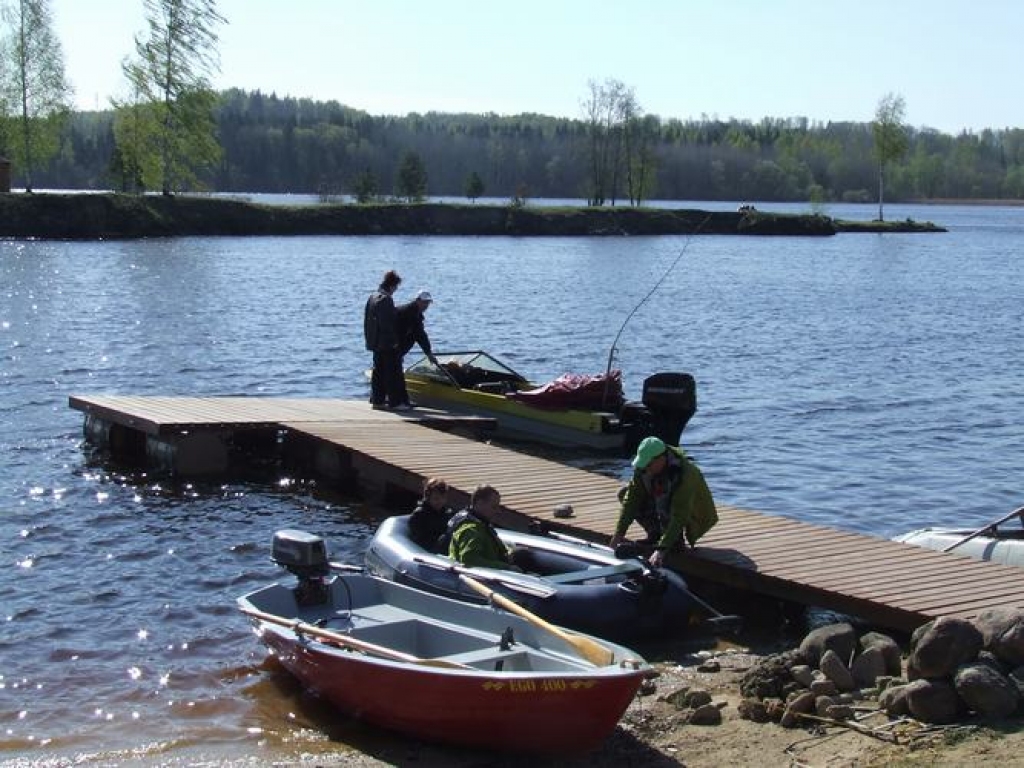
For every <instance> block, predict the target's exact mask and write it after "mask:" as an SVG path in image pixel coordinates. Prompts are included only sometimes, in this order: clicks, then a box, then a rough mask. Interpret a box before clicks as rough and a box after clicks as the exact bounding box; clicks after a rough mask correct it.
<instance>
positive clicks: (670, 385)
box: [642, 372, 697, 445]
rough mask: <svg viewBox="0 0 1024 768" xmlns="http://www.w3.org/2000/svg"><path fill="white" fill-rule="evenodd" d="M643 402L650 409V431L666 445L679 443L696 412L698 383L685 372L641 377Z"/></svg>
mask: <svg viewBox="0 0 1024 768" xmlns="http://www.w3.org/2000/svg"><path fill="white" fill-rule="evenodd" d="M642 401H643V404H644V405H645V406H647V409H648V411H650V425H651V430H652V431H651V434H653V435H654V436H655V437H660V438H661V439H662V440H663V441H665V443H666V444H668V445H679V440H680V437H681V436H682V434H683V430H684V429H685V428H686V424H687V423H688V422H689V421H690V419H691V418H692V417H693V414H694V413H696V412H697V382H696V381H695V380H694V378H693V376H691V375H690V374H688V373H674V372H664V373H656V374H654V375H653V376H648V377H647V378H646V379H644V388H643V396H642Z"/></svg>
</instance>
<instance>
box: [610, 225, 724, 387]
mask: <svg viewBox="0 0 1024 768" xmlns="http://www.w3.org/2000/svg"><path fill="white" fill-rule="evenodd" d="M711 216H712V214H711V213H708V215H707V216H705V217H704V219H703V220H702V221H701V223H700V224H698V225H697V227H696V229H693V230H692V231H691V232H690V233H689V234H688V235H687V236H686V241H685V242H684V243H683V247H682V248H680V249H679V253H678V254H677V255H676V257H675V259H674V260H673V261H672V263H671V264H669V265H668V269H666V270H665V272H664V274H662V276H661V277H660V278H658V282H656V283H655V284H654V287H653V288H651V290H649V291H648V292H647V295H646V296H644V297H643V298H642V299H640V301H638V302H637V303H636V306H634V307H633V309H632V310H631V311H630V313H629V314H628V315H626V319H625V320H623V321H622V325H621V326H619V332H618V333H616V334H615V340H614V341H612V346H611V349H609V350H608V365H607V367H606V368H605V371H604V375H605V384H604V397H603V398H602V399H603V401H604V403H605V405H607V403H608V391H609V389H610V387H611V373H612V365H613V364H614V362H615V353H616V351H617V349H618V346H619V339H620V338H621V337H622V332H623V331H625V330H626V326H627V325H629V321H630V320H632V319H633V315H635V314H636V313H637V312H638V311H639V309H640V307H642V306H643V305H644V304H646V303H647V301H648V299H650V298H651V296H653V295H654V294H655V292H656V291H657V290H658V288H660V287H661V284H662V283H663V282H665V280H666V279H667V278H668V276H669V275H670V274H672V270H674V269H675V268H676V265H677V264H678V263H679V262H680V261H681V260H682V258H683V255H684V254H685V253H686V249H687V248H688V247H689V246H690V242H691V241H692V240H693V236H694V235H696V234H698V233H699V232H700V231H701V230H702V229H703V228H704V225H705V224H707V223H708V222H709V221H710V220H711Z"/></svg>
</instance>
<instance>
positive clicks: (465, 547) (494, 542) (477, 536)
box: [448, 512, 512, 570]
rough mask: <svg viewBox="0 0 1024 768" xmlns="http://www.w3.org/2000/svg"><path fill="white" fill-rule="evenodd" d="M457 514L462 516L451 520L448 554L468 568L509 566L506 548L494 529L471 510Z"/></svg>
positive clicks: (505, 567) (504, 567) (510, 564)
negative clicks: (451, 529) (467, 512)
mask: <svg viewBox="0 0 1024 768" xmlns="http://www.w3.org/2000/svg"><path fill="white" fill-rule="evenodd" d="M459 514H460V515H462V516H463V517H462V519H461V520H453V523H454V526H453V528H454V530H453V531H452V539H451V543H450V544H449V545H448V556H449V557H450V558H452V559H453V560H457V561H458V562H460V563H462V564H463V565H465V566H466V567H468V568H501V569H505V570H507V569H509V568H511V567H512V563H511V562H510V561H509V553H508V550H507V549H506V548H505V545H504V544H503V543H502V542H501V539H499V538H498V534H496V533H495V532H494V529H493V528H491V526H490V525H489V524H488V523H487V522H486V521H484V520H481V519H480V518H478V517H476V516H474V515H473V514H472V512H470V513H469V514H466V513H465V512H460V513H459Z"/></svg>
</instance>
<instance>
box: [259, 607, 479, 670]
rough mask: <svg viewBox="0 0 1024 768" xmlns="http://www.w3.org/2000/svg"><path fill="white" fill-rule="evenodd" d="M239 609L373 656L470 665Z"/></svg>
mask: <svg viewBox="0 0 1024 768" xmlns="http://www.w3.org/2000/svg"><path fill="white" fill-rule="evenodd" d="M239 610H240V611H241V612H242V613H244V614H245V615H246V616H251V617H252V618H254V619H259V620H260V621H265V622H267V623H268V624H277V625H279V626H282V627H290V628H291V629H293V630H295V632H296V634H298V633H302V634H304V635H310V636H312V637H318V638H320V639H321V640H326V641H327V642H330V643H334V644H336V645H340V646H343V647H345V648H352V649H353V650H357V651H362V652H363V653H372V654H373V655H374V656H381V657H383V658H386V659H391V660H392V661H404V662H405V663H407V664H422V665H424V666H428V667H447V668H452V669H470V667H468V666H466V665H465V664H458V663H456V662H454V661H444V660H443V659H422V658H420V657H419V656H413V655H412V654H411V653H404V652H403V651H396V650H394V649H393V648H388V647H386V646H383V645H377V644H376V643H368V642H366V641H365V640H359V639H357V638H354V637H351V636H349V635H343V634H341V633H340V632H333V631H331V630H329V629H324V628H323V627H318V626H316V625H315V624H309V623H307V622H305V621H300V620H299V619H286V618H284V617H283V616H277V615H276V614H273V613H266V612H264V611H260V610H258V609H256V608H246V607H244V606H241V607H239Z"/></svg>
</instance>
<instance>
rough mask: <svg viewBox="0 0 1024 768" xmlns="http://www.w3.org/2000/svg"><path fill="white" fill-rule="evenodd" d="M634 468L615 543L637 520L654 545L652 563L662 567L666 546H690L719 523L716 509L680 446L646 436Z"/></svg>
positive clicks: (623, 537)
mask: <svg viewBox="0 0 1024 768" xmlns="http://www.w3.org/2000/svg"><path fill="white" fill-rule="evenodd" d="M633 469H634V470H635V471H634V473H633V478H632V480H630V482H629V485H628V486H626V489H625V493H624V494H623V495H622V510H621V511H620V512H619V520H618V523H616V525H615V535H614V536H612V540H611V546H612V547H613V548H614V547H617V546H618V545H619V544H621V543H622V542H623V540H624V539H625V538H626V531H627V530H628V529H629V526H630V524H631V523H632V522H633V521H634V520H635V521H636V522H637V523H639V524H640V526H641V527H642V528H643V529H644V530H645V531H646V532H647V537H648V540H649V541H650V543H651V544H652V545H653V546H654V553H653V554H652V555H651V557H650V563H651V565H652V566H654V567H655V568H660V567H661V565H662V563H663V562H664V558H665V552H666V551H668V550H670V549H672V548H673V547H676V546H685V542H687V541H688V542H689V543H690V546H691V547H692V546H694V545H695V544H696V543H697V540H698V539H699V538H700V537H701V536H703V535H704V534H705V533H707V532H708V531H709V530H711V527H712V526H713V525H714V524H715V523H717V522H718V510H716V509H715V501H714V499H713V498H712V497H711V491H710V490H709V489H708V484H707V483H706V482H705V481H704V475H703V474H701V471H700V469H698V468H697V465H696V464H694V463H693V462H692V461H690V460H689V459H688V458H687V456H686V453H685V452H684V451H683V449H682V448H676V447H675V446H670V445H665V443H664V441H662V440H661V439H659V438H657V437H648V438H645V439H644V440H642V441H641V443H640V445H639V447H638V448H637V451H636V457H635V458H634V459H633ZM684 534H685V540H684Z"/></svg>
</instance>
